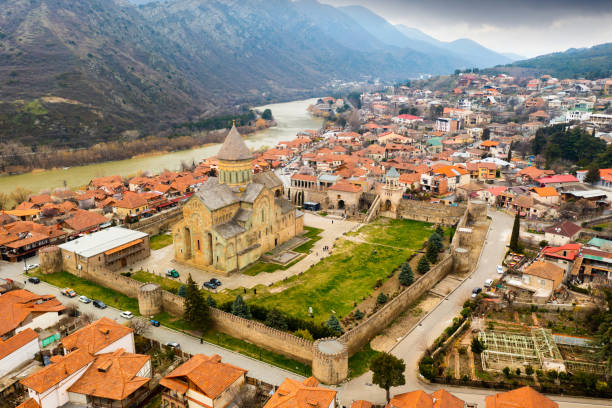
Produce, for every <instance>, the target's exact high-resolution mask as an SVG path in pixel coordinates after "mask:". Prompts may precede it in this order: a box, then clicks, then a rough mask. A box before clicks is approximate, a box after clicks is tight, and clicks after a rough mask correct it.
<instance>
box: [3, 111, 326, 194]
mask: <svg viewBox="0 0 612 408" xmlns="http://www.w3.org/2000/svg"><path fill="white" fill-rule="evenodd" d="M314 101H315V100H314V99H307V100H303V101H293V102H286V103H276V104H272V105H266V106H259V107H257V108H256V109H257V110H264V109H266V108H270V109H271V110H272V115H274V119H275V120H276V122H277V126H275V127H272V128H268V129H265V130H262V131H259V132H255V133H251V134H250V135H248V137H247V138H246V144H247V146H249V147H250V148H253V149H258V148H261V147H264V146H267V147H270V148H271V147H274V146H276V144H277V143H278V142H280V141H283V140H291V139H293V138H295V135H296V134H297V132H299V131H301V130H306V129H319V128H320V127H321V125H322V122H323V121H322V119H320V118H315V117H313V116H311V115H310V114H309V113H308V111H307V110H306V108H308V106H309V105H310V104H312V103H314ZM220 147H221V145H220V144H211V145H207V146H206V147H201V148H195V149H190V150H183V151H179V152H172V153H167V154H160V155H151V156H144V157H138V158H133V159H127V160H119V161H113V162H104V163H96V164H89V165H86V166H78V167H71V168H68V169H66V170H63V169H57V170H48V171H41V172H34V173H26V174H19V175H15V176H5V177H0V192H5V193H10V192H11V191H13V190H14V189H15V188H17V187H23V188H25V189H27V190H30V191H33V192H39V191H41V190H50V189H54V188H57V187H63V186H64V185H67V186H68V187H70V188H76V187H79V186H83V185H85V184H87V183H89V181H90V180H91V179H93V178H96V177H104V176H111V175H115V174H120V175H121V176H130V175H135V174H136V173H137V172H138V171H140V170H142V171H150V172H152V173H153V174H155V173H160V172H162V171H163V170H164V169H168V170H178V169H179V168H180V166H181V162H185V163H191V162H192V161H195V162H196V163H198V162H200V161H201V160H203V159H205V158H208V157H211V156H214V155H215V154H217V152H218V151H219V148H220Z"/></svg>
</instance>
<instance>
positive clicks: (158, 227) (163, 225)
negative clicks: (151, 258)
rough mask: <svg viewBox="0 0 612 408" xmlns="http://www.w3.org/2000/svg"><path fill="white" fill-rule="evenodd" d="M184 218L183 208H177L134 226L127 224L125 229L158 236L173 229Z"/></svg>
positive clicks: (144, 219)
mask: <svg viewBox="0 0 612 408" xmlns="http://www.w3.org/2000/svg"><path fill="white" fill-rule="evenodd" d="M182 218H183V208H182V207H180V206H179V207H177V208H175V209H172V210H170V211H168V212H166V213H163V214H159V215H155V216H153V217H151V218H143V219H142V220H140V221H138V222H136V223H134V224H126V225H125V227H126V228H129V229H133V230H138V231H141V232H146V233H147V234H149V235H157V234H160V233H162V232H164V231H167V230H169V229H171V227H172V226H173V225H174V224H176V223H177V222H179V221H180V220H181V219H182Z"/></svg>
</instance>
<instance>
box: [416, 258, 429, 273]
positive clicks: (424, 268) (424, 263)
mask: <svg viewBox="0 0 612 408" xmlns="http://www.w3.org/2000/svg"><path fill="white" fill-rule="evenodd" d="M428 271H429V261H428V260H427V256H422V257H421V259H419V263H418V265H417V272H418V273H420V274H421V275H424V274H426V273H427V272H428Z"/></svg>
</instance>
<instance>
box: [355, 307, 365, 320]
mask: <svg viewBox="0 0 612 408" xmlns="http://www.w3.org/2000/svg"><path fill="white" fill-rule="evenodd" d="M353 316H354V317H355V319H356V320H361V319H363V313H362V312H361V310H359V309H357V310H355V313H353Z"/></svg>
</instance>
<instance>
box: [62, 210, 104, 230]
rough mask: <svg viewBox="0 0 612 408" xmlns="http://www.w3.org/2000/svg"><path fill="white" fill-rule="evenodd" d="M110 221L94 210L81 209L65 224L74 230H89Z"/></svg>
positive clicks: (65, 221)
mask: <svg viewBox="0 0 612 408" xmlns="http://www.w3.org/2000/svg"><path fill="white" fill-rule="evenodd" d="M106 222H108V218H106V217H105V216H103V215H101V214H98V213H96V212H93V211H86V210H79V211H76V212H75V213H74V215H73V216H72V217H70V218H68V219H66V220H64V224H65V225H66V226H67V227H68V228H70V229H71V230H73V231H87V230H90V229H92V228H96V227H98V226H99V225H101V224H104V223H106Z"/></svg>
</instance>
